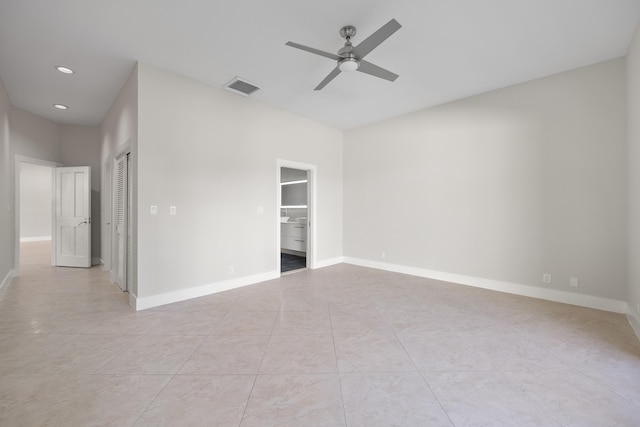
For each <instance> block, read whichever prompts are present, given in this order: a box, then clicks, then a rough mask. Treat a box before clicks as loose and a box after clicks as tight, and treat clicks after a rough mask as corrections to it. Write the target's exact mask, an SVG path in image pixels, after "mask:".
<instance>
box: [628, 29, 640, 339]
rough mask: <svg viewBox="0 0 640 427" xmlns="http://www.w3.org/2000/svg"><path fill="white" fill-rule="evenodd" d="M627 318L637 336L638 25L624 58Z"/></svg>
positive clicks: (639, 198) (639, 219) (639, 185)
mask: <svg viewBox="0 0 640 427" xmlns="http://www.w3.org/2000/svg"><path fill="white" fill-rule="evenodd" d="M627 107H628V111H627V117H628V120H627V125H628V128H627V129H628V134H627V137H628V143H629V145H628V150H629V152H628V155H627V158H628V161H629V163H628V165H629V166H628V171H629V259H628V263H629V293H628V296H627V303H628V305H629V319H630V321H631V324H632V325H633V326H634V329H635V330H636V334H638V336H640V118H639V117H640V26H638V28H637V29H636V33H635V36H634V37H633V41H632V43H631V46H630V47H629V53H628V55H627Z"/></svg>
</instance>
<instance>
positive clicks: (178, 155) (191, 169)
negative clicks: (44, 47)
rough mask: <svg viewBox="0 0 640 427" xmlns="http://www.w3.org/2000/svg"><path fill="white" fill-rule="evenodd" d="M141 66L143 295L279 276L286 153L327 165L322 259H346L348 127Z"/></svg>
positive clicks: (321, 190) (320, 199)
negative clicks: (153, 209) (153, 210)
mask: <svg viewBox="0 0 640 427" xmlns="http://www.w3.org/2000/svg"><path fill="white" fill-rule="evenodd" d="M138 72H139V81H138V84H139V135H138V136H139V139H138V153H139V157H138V210H137V211H138V215H139V217H138V297H148V296H153V295H158V294H163V293H171V292H181V291H185V292H188V290H189V289H190V288H193V287H198V286H203V285H212V284H214V285H215V284H216V283H221V282H226V281H229V280H234V279H241V278H246V277H255V276H256V275H261V274H265V273H274V272H276V263H277V259H278V258H277V257H278V251H279V249H278V247H277V240H276V239H277V224H278V216H279V213H278V210H277V207H276V201H277V194H278V191H279V184H278V177H277V167H276V164H277V159H285V160H289V161H295V162H302V163H306V164H313V165H317V178H318V179H317V192H318V193H317V207H318V209H317V218H316V222H315V224H314V226H315V227H316V229H317V259H318V261H319V262H322V261H326V260H331V259H334V258H337V257H340V256H341V255H342V132H341V131H339V130H336V129H333V128H330V127H327V126H324V125H321V124H319V123H317V122H314V121H310V120H307V119H304V118H301V117H299V116H295V115H293V114H290V113H287V112H284V111H282V110H278V109H276V108H272V107H269V106H266V105H263V104H260V103H258V102H256V101H255V100H253V99H251V98H243V97H240V96H238V95H234V94H231V93H229V92H226V91H223V90H221V89H219V88H215V87H211V86H206V85H204V84H200V83H198V82H196V81H194V80H190V79H187V78H184V77H181V76H179V75H176V74H172V73H169V72H166V71H163V70H160V69H157V68H154V67H151V66H148V65H143V64H140V65H139V66H138ZM151 205H156V206H158V215H157V216H151V215H150V214H149V208H150V206H151ZM170 206H176V207H177V215H176V216H169V207H170ZM258 208H263V209H264V213H263V214H259V213H258ZM230 266H233V267H234V270H235V272H234V273H233V274H230V273H229V267H230ZM186 294H187V293H185V295H186Z"/></svg>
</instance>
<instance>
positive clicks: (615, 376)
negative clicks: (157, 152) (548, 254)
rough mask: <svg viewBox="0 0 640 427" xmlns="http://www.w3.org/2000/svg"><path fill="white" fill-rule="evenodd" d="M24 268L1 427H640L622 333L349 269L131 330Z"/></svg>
mask: <svg viewBox="0 0 640 427" xmlns="http://www.w3.org/2000/svg"><path fill="white" fill-rule="evenodd" d="M25 250H26V252H25V255H24V256H23V259H24V260H25V264H24V265H23V268H22V275H21V277H20V278H19V279H14V281H13V282H12V283H11V284H10V286H9V287H8V288H7V289H6V290H5V292H4V293H3V295H1V296H0V425H3V426H44V425H52V426H89V425H113V426H158V425H165V426H187V425H206V426H343V425H349V426H367V427H371V426H471V425H474V426H482V425H487V426H494V425H509V426H516V425H517V426H528V425H530V426H547V425H549V426H568V425H571V426H639V425H640V342H639V341H638V339H637V338H636V337H635V335H634V334H633V331H632V330H631V328H630V326H629V325H628V323H627V320H626V319H625V317H624V316H622V315H617V314H612V313H606V312H601V311H596V310H590V309H584V308H579V307H573V306H568V305H563V304H556V303H550V302H545V301H539V300H535V299H530V298H523V297H518V296H512V295H507V294H501V293H496V292H489V291H484V290H479V289H473V288H469V287H464V286H457V285H452V284H447V283H442V282H437V281H432V280H426V279H422V278H417V277H411V276H404V275H400V274H393V273H387V272H381V271H376V270H371V269H365V268H360V267H354V266H350V265H338V266H333V267H329V268H324V269H319V270H307V271H303V272H301V273H297V274H293V275H288V276H283V277H282V278H281V279H278V280H273V281H270V282H266V283H262V284H258V285H254V286H249V287H245V288H242V289H237V290H233V291H229V292H225V293H221V294H217V295H211V296H208V297H203V298H198V299H194V300H190V301H185V302H181V303H177V304H172V305H169V306H165V307H160V308H156V309H151V310H147V311H142V312H138V313H136V312H134V311H133V310H132V309H131V308H130V307H129V306H128V305H127V300H128V298H127V295H126V294H123V293H122V292H120V291H119V289H117V287H116V286H115V285H112V284H111V283H110V282H109V280H108V279H107V277H106V274H105V273H104V272H102V271H101V269H100V268H99V267H97V268H92V269H86V270H85V269H67V268H51V267H49V266H48V265H47V262H48V258H47V256H48V255H47V254H46V253H45V252H46V247H45V250H44V251H43V250H42V244H41V243H40V244H38V243H32V244H28V245H27V246H26V247H25ZM27 261H28V262H27Z"/></svg>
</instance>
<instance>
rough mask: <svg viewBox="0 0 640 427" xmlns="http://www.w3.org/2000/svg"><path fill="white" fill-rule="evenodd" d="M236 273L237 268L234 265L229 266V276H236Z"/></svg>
mask: <svg viewBox="0 0 640 427" xmlns="http://www.w3.org/2000/svg"><path fill="white" fill-rule="evenodd" d="M235 272H236V268H235V267H234V266H233V265H230V266H229V274H234V273H235Z"/></svg>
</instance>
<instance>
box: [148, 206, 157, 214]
mask: <svg viewBox="0 0 640 427" xmlns="http://www.w3.org/2000/svg"><path fill="white" fill-rule="evenodd" d="M149 213H150V214H151V215H158V207H157V206H156V205H151V208H149Z"/></svg>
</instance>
